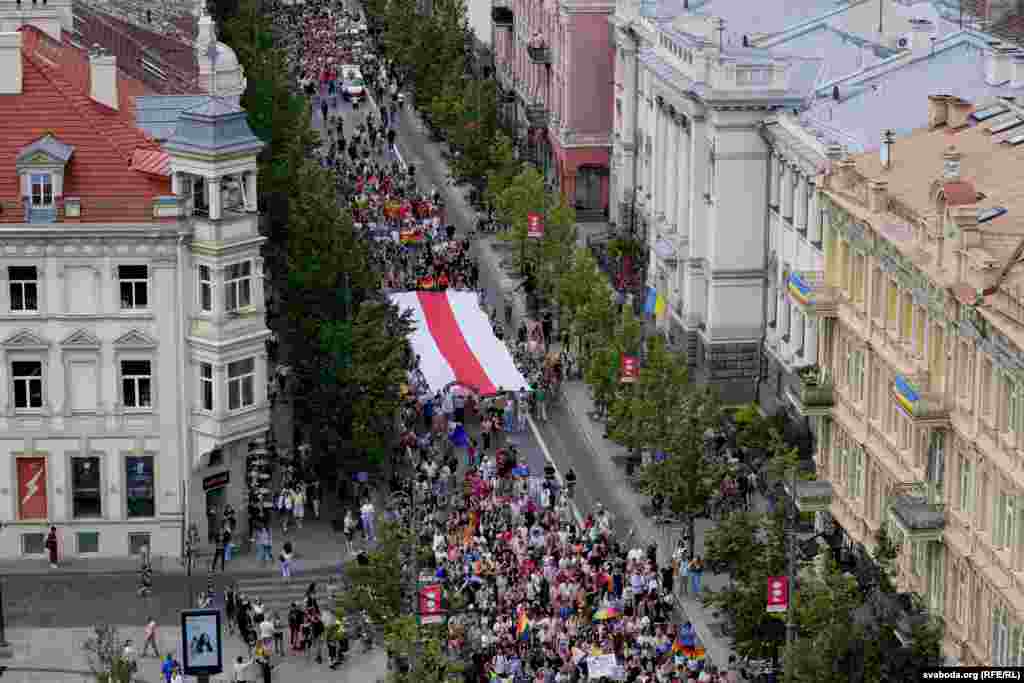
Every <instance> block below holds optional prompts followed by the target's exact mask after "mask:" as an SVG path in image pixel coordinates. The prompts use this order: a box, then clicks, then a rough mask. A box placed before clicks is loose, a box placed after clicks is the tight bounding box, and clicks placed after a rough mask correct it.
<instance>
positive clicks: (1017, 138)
mask: <svg viewBox="0 0 1024 683" xmlns="http://www.w3.org/2000/svg"><path fill="white" fill-rule="evenodd" d="M1003 142H1005V143H1006V144H1008V145H1011V146H1013V147H1016V146H1017V145H1019V144H1021V143H1022V142H1024V133H1018V134H1017V135H1014V136H1013V137H1012V138H1006V139H1005V140H1003Z"/></svg>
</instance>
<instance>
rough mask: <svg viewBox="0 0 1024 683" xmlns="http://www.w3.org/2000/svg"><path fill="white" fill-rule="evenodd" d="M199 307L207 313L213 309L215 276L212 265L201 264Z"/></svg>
mask: <svg viewBox="0 0 1024 683" xmlns="http://www.w3.org/2000/svg"><path fill="white" fill-rule="evenodd" d="M199 309H200V310H202V311H204V312H206V313H209V312H210V311H212V310H213V276H212V274H211V273H210V266H199Z"/></svg>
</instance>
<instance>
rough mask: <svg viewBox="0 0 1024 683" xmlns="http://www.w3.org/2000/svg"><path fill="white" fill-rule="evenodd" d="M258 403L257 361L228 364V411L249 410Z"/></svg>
mask: <svg viewBox="0 0 1024 683" xmlns="http://www.w3.org/2000/svg"><path fill="white" fill-rule="evenodd" d="M255 402H256V360H255V359H253V358H246V359H245V360H239V361H235V362H234V363H228V410H239V409H241V408H247V407H248V406H251V405H252V404H254V403H255Z"/></svg>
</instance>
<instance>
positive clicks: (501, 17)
mask: <svg viewBox="0 0 1024 683" xmlns="http://www.w3.org/2000/svg"><path fill="white" fill-rule="evenodd" d="M491 21H493V22H494V25H495V26H499V27H503V28H512V24H513V23H515V13H514V12H513V11H512V0H491Z"/></svg>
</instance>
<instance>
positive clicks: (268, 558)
mask: <svg viewBox="0 0 1024 683" xmlns="http://www.w3.org/2000/svg"><path fill="white" fill-rule="evenodd" d="M273 546H274V542H273V538H272V537H271V535H270V527H268V526H266V525H263V526H260V528H259V529H257V530H256V557H257V559H259V561H260V565H262V566H264V567H266V566H267V565H268V564H270V563H271V562H273V561H274V555H273V552H272V550H271V548H273Z"/></svg>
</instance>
